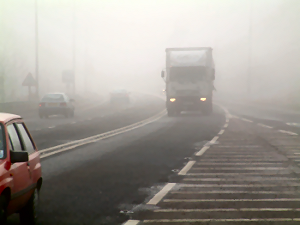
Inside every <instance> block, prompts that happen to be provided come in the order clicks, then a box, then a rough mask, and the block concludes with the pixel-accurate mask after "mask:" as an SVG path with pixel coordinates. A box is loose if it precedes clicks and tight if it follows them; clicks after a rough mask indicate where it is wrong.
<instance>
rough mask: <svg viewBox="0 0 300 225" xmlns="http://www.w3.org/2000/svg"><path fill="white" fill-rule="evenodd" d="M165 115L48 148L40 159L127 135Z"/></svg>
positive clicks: (162, 113)
mask: <svg viewBox="0 0 300 225" xmlns="http://www.w3.org/2000/svg"><path fill="white" fill-rule="evenodd" d="M165 114H166V110H163V111H162V112H160V113H158V114H156V115H154V116H152V117H150V118H148V119H145V120H142V121H140V122H137V123H134V124H131V125H128V126H126V127H122V128H119V129H116V130H112V131H108V132H105V133H102V134H98V135H94V136H91V137H88V138H84V139H80V140H77V141H71V142H68V143H65V144H62V145H58V146H54V147H50V148H47V149H43V150H40V151H39V153H40V154H41V156H40V158H46V157H48V156H51V155H54V154H56V153H60V152H63V151H68V150H71V149H74V148H76V147H79V146H82V145H86V144H89V143H93V142H96V141H99V140H103V139H106V138H109V137H113V136H116V135H118V134H122V133H125V132H128V131H131V130H134V129H137V128H139V127H143V126H145V125H147V124H149V123H152V122H154V121H157V120H159V119H160V118H161V117H163V116H164V115H165ZM47 152H50V153H47Z"/></svg>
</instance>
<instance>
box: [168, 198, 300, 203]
mask: <svg viewBox="0 0 300 225" xmlns="http://www.w3.org/2000/svg"><path fill="white" fill-rule="evenodd" d="M299 201H300V198H265V199H262V198H259V199H165V200H164V202H299Z"/></svg>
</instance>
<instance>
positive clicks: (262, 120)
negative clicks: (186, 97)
mask: <svg viewBox="0 0 300 225" xmlns="http://www.w3.org/2000/svg"><path fill="white" fill-rule="evenodd" d="M102 107H103V108H102ZM227 107H228V109H229V111H230V113H232V114H233V115H234V116H235V117H231V118H230V120H229V121H227V122H226V118H225V113H224V111H223V109H221V108H220V107H218V106H216V107H215V110H214V113H213V115H210V116H204V115H201V114H197V113H189V114H182V115H181V116H179V117H174V118H169V117H167V116H164V117H162V118H160V119H159V120H157V121H155V122H153V123H150V124H148V125H145V126H143V127H140V128H137V129H134V130H131V131H128V132H126V133H123V134H120V135H116V136H114V137H111V138H108V139H104V140H101V141H98V142H94V143H90V144H88V145H85V146H81V147H78V148H76V149H73V150H70V151H68V152H65V153H61V154H57V155H53V156H51V157H48V158H45V159H43V160H42V168H43V177H44V184H43V188H42V192H41V202H40V211H39V219H40V224H41V225H48V224H49V225H50V224H61V225H64V224H72V225H73V224H74V225H75V224H92V225H93V224H109V225H112V224H114V225H115V224H122V223H124V222H125V221H127V220H128V219H133V220H139V221H141V222H140V223H141V224H144V223H145V224H146V223H147V224H148V223H150V224H199V223H200V222H201V223H204V224H214V223H218V224H219V223H220V222H221V224H232V222H235V223H236V224H241V223H242V222H243V223H246V224H249V221H246V220H245V221H242V220H237V221H234V219H239V218H244V219H245V218H246V219H247V218H257V217H258V218H271V219H272V218H273V221H272V220H271V221H269V222H268V221H267V222H266V221H261V220H258V221H256V223H254V222H255V221H250V224H297V222H295V221H288V222H289V223H285V222H287V221H285V220H283V221H279V220H278V221H276V220H274V218H277V219H280V218H281V217H283V218H284V219H286V218H288V219H289V218H296V217H299V215H298V214H299V213H297V211H296V209H297V208H300V207H299V204H298V200H297V199H298V198H297V196H298V186H299V187H300V183H299V182H298V180H299V177H298V173H300V169H299V165H298V161H297V160H298V159H299V162H300V157H299V158H298V154H297V153H298V151H299V153H300V139H299V137H298V135H296V133H295V135H292V134H288V133H282V132H279V131H278V130H279V128H278V127H276V126H275V124H274V120H270V119H268V118H266V115H267V112H266V111H264V109H260V110H261V113H257V114H256V116H253V115H254V114H255V113H254V112H252V115H249V114H251V112H250V113H249V112H248V111H249V110H247V109H244V111H243V108H242V107H240V109H239V111H238V110H237V109H236V108H235V107H233V106H232V107H230V106H229V105H227ZM163 109H164V102H163V101H162V100H161V99H159V98H156V97H150V96H146V95H139V96H137V97H136V101H135V102H134V103H133V104H132V105H131V106H129V107H124V108H117V109H116V108H110V106H109V105H105V104H104V105H101V106H99V107H96V108H95V109H94V111H93V110H92V111H93V112H89V113H90V114H89V115H83V116H82V119H81V117H80V119H79V118H76V119H77V120H78V121H77V122H76V123H72V122H71V123H65V124H62V125H60V124H59V123H58V122H56V120H59V118H56V119H54V118H53V121H55V123H57V124H54V125H52V126H55V127H54V128H49V127H47V126H48V124H47V126H44V128H41V130H37V131H36V129H39V128H37V127H34V126H33V125H29V127H30V126H31V128H30V129H31V131H32V134H33V136H34V139H35V140H36V142H37V144H38V146H39V148H40V149H43V148H46V147H50V146H55V145H58V144H61V143H65V142H68V141H70V140H77V139H80V138H84V137H88V136H91V135H95V134H99V133H103V132H106V131H109V130H113V129H116V128H120V127H123V126H126V125H129V124H132V123H134V122H137V121H140V120H143V119H146V118H148V117H150V116H153V115H154V114H156V113H158V112H160V111H161V110H163ZM102 112H107V113H103V114H102ZM282 113H283V112H282ZM102 115H104V116H103V117H102ZM282 115H283V116H287V115H284V113H283V114H282ZM282 115H280V113H279V114H278V115H277V116H278V117H280V116H282ZM89 118H92V120H89ZM61 120H62V119H61ZM51 121H52V120H50V122H51ZM64 121H65V120H64ZM48 122H49V121H47V123H48ZM276 123H280V125H281V126H286V127H285V129H286V130H287V131H292V130H290V129H294V128H295V127H292V126H289V125H287V124H286V122H285V121H284V120H283V121H280V119H278V120H276ZM224 124H228V127H223V126H224ZM50 125H51V124H50ZM261 125H265V127H262V126H261ZM271 125H272V127H271ZM281 128H282V127H281ZM221 129H223V130H224V132H223V133H222V132H221V133H219V131H220V130H221ZM214 137H218V140H217V141H215V142H213V143H211V142H210V140H212V139H213V138H214ZM208 143H211V144H210V145H209V146H210V149H208V150H207V151H206V152H204V153H203V154H202V155H201V156H195V153H197V152H199V150H200V151H201V150H202V147H203V146H204V145H205V144H208ZM224 146H225V147H224ZM224 149H225V150H226V152H224ZM299 156H300V155H299ZM190 161H194V162H195V164H193V167H192V168H189V170H190V171H188V170H187V171H186V174H184V176H182V175H178V172H181V171H182V169H183V168H186V165H189V163H190ZM236 163H240V164H236ZM247 163H248V164H247ZM252 164H254V165H252ZM251 165H252V166H251ZM255 167H257V168H255ZM259 168H263V169H261V170H259ZM183 170H184V169H183ZM265 171H267V172H271V173H272V174H270V173H269V174H268V173H267V174H260V172H265ZM227 173H228V174H227ZM248 173H249V174H248ZM281 173H283V174H281ZM191 174H192V175H191ZM199 174H200V175H199ZM229 175H230V178H228V176H229ZM248 175H249V177H248ZM191 178H192V179H191ZM266 178H267V179H266ZM268 179H270V180H268ZM272 179H273V180H272ZM168 183H172V184H173V183H174V184H176V185H175V189H174V190H172V191H170V193H168V194H167V195H166V196H164V198H163V199H161V200H160V202H158V203H157V204H154V205H153V204H147V203H148V202H149V200H152V199H153V198H155V197H154V196H155V195H156V194H157V193H158V192H159V191H160V190H161V189H162V188H163V187H165V185H166V184H168ZM282 183H285V184H286V186H285V187H283V188H281V187H280V184H282ZM203 184H204V185H207V186H206V187H205V186H204V187H202V186H197V185H203ZM189 185H190V186H189ZM191 185H192V188H191ZM193 185H194V186H193ZM228 185H233V186H228ZM239 185H241V186H239ZM249 185H250V186H249ZM251 185H252V187H251ZM253 185H254V186H253ZM255 185H256V186H255ZM268 185H269V186H268ZM270 185H271V186H270ZM272 185H273V186H272ZM248 186H249V187H248ZM277 186H279V187H277ZM189 192H190V193H189ZM229 192H232V193H229ZM284 192H286V193H284ZM212 199H213V200H214V201H212ZM216 199H219V200H218V201H217V202H216ZM223 199H228V201H227V202H226V201H224V200H223ZM235 199H240V203H237V201H235ZM243 199H244V200H243ZM247 199H248V200H247ZM249 199H252V201H250V200H249ZM253 199H254V202H253ZM255 199H256V201H255ZM266 199H271V200H266ZM291 199H292V200H291ZM182 200H184V201H185V202H184V201H182ZM222 201H223V202H222ZM183 202H184V203H183ZM272 207H275V208H277V211H276V210H273V211H272V210H271V212H268V213H264V211H263V210H258V209H260V208H264V209H265V211H268V210H269V211H270V208H272ZM240 208H248V211H247V210H246V211H245V212H240V211H238V209H240ZM281 208H285V210H287V212H285V211H284V209H283V210H282V209H281ZM171 209H177V210H182V211H179V212H177V211H175V212H174V211H172V210H171ZM193 209H194V211H193ZM195 209H197V210H198V211H197V210H195ZM199 209H202V210H204V211H202V212H201V211H199ZM212 209H213V210H212ZM223 209H227V210H228V209H231V210H232V211H231V212H230V213H229V214H228V213H226V211H225V210H223ZM234 209H236V211H234ZM155 210H156V211H155ZM157 210H158V211H157ZM159 210H160V211H159ZM164 210H165V211H164ZM168 210H169V211H168ZM185 210H189V211H185ZM205 210H206V211H205ZM244 210H245V209H244ZM124 212H125V213H124ZM162 219H163V220H168V221H163V222H162V221H160V220H162ZM173 219H177V220H178V221H177V222H176V221H175V222H174V221H173V222H172V221H169V220H173ZM188 219H190V220H191V221H193V219H194V220H195V219H197V220H198V221H197V220H196V223H189V222H187V221H184V220H188ZM211 219H219V221H213V220H211ZM228 219H232V221H229V222H228V221H226V220H228ZM180 220H182V221H180ZM142 221H144V222H142ZM226 222H227V223H226ZM9 224H10V225H16V224H18V218H17V217H16V216H13V217H11V218H10V219H9Z"/></svg>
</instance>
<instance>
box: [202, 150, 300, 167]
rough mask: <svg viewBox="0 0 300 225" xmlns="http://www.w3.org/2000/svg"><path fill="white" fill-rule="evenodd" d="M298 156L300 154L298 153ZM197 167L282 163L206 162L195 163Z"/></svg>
mask: <svg viewBox="0 0 300 225" xmlns="http://www.w3.org/2000/svg"><path fill="white" fill-rule="evenodd" d="M299 154H300V153H299ZM196 164H197V165H207V166H209V165H215V166H218V165H234V166H242V165H274V166H276V165H282V164H283V163H272V162H270V163H252V162H247V163H239V162H236V163H230V162H225V163H223V162H222V163H206V162H198V163H196Z"/></svg>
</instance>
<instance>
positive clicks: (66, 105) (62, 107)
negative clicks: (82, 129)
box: [39, 93, 75, 118]
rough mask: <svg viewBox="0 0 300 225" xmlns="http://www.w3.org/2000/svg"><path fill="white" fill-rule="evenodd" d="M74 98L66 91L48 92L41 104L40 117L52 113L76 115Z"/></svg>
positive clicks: (66, 115) (67, 115) (68, 115)
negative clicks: (65, 92)
mask: <svg viewBox="0 0 300 225" xmlns="http://www.w3.org/2000/svg"><path fill="white" fill-rule="evenodd" d="M73 103H74V100H73V99H70V98H69V97H68V96H67V95H66V94H64V93H51V94H46V95H45V96H44V97H43V98H42V100H41V102H40V104H39V116H40V118H44V117H45V118H48V116H51V115H63V116H65V117H74V111H75V107H74V104H73Z"/></svg>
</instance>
